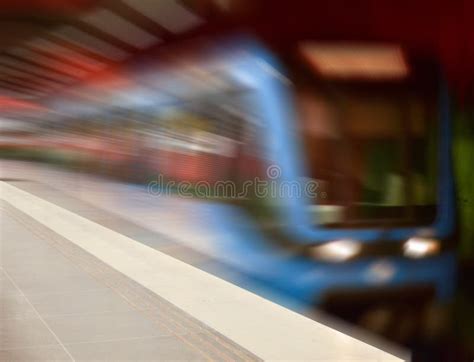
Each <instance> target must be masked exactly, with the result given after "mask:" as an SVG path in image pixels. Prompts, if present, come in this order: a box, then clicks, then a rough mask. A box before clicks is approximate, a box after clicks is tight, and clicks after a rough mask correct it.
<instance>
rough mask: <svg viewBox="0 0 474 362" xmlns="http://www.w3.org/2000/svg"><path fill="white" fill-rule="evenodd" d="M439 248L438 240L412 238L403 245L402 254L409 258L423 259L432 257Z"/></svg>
mask: <svg viewBox="0 0 474 362" xmlns="http://www.w3.org/2000/svg"><path fill="white" fill-rule="evenodd" d="M440 248H441V245H440V242H439V240H436V239H432V238H422V237H412V238H410V239H408V240H407V241H406V242H405V244H403V252H404V254H405V255H406V256H408V257H410V258H424V257H426V256H430V255H434V254H436V253H438V252H439V250H440Z"/></svg>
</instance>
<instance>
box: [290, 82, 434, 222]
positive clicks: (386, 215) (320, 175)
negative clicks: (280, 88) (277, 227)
mask: <svg viewBox="0 0 474 362" xmlns="http://www.w3.org/2000/svg"><path fill="white" fill-rule="evenodd" d="M295 79H296V81H295V83H294V84H295V93H296V104H297V113H298V117H299V126H300V127H299V128H300V131H301V132H300V133H301V135H302V145H303V150H304V157H305V159H306V171H305V172H306V174H305V175H303V176H305V177H309V178H311V179H313V180H316V181H317V182H318V184H319V192H318V195H317V197H315V198H314V199H313V200H311V206H310V209H311V213H312V214H313V215H314V220H315V222H317V223H323V224H325V225H326V226H333V227H345V226H347V227H357V226H360V227H364V226H368V225H371V224H375V223H376V224H378V225H380V224H383V223H387V224H394V223H396V224H418V223H419V224H425V223H430V222H432V221H433V220H434V217H435V214H436V159H437V153H436V138H437V131H436V129H437V116H436V101H435V99H436V97H435V96H434V95H433V94H431V93H432V92H427V93H424V92H422V91H420V90H419V89H415V90H413V89H412V88H411V87H410V86H411V85H412V83H410V84H409V85H407V84H404V83H403V82H402V81H399V82H373V81H372V82H367V81H361V80H359V81H356V80H340V79H338V80H326V79H324V78H322V77H317V76H314V74H313V75H311V76H307V75H306V76H304V77H302V78H300V80H301V81H298V78H297V77H296V78H295ZM415 88H416V87H415Z"/></svg>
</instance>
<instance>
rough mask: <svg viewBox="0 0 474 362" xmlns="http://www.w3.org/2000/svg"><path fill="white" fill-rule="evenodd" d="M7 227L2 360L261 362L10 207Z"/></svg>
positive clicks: (1, 260)
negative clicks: (219, 361)
mask: <svg viewBox="0 0 474 362" xmlns="http://www.w3.org/2000/svg"><path fill="white" fill-rule="evenodd" d="M1 220H2V224H1V248H0V253H1V254H0V283H1V284H0V361H10V360H23V361H32V360H232V361H233V360H242V359H245V360H253V359H256V358H255V357H254V356H253V355H251V354H250V353H248V352H247V351H245V350H244V349H242V348H241V347H239V346H236V345H235V344H234V343H233V342H231V341H229V340H227V339H226V338H225V337H223V336H221V335H219V334H218V333H217V332H214V331H212V330H210V329H208V328H207V327H206V326H204V325H202V324H201V323H200V322H199V321H197V320H194V319H193V318H192V317H191V316H189V315H186V314H185V313H183V312H182V311H180V310H179V309H177V308H176V307H174V306H173V305H171V304H170V303H167V302H166V301H164V300H162V299H161V298H160V297H158V296H156V295H155V294H153V293H151V292H149V291H147V290H146V289H145V288H143V287H141V286H140V285H138V284H137V283H135V282H133V281H132V280H130V279H128V278H127V277H125V276H123V275H122V274H120V273H119V272H117V271H115V270H114V269H112V268H110V267H108V266H107V265H105V264H104V263H102V262H101V261H100V260H98V259H96V258H95V257H93V256H92V255H90V254H88V253H87V252H85V251H83V250H82V249H80V248H78V247H76V246H75V245H73V244H72V243H70V242H69V241H68V240H66V239H63V238H62V237H61V236H59V235H57V234H55V233H54V232H52V231H51V230H49V229H47V228H46V227H44V226H42V225H41V224H39V223H38V222H36V221H35V220H33V219H31V218H30V217H28V216H27V215H25V214H23V213H21V212H20V211H18V210H16V209H15V208H14V207H12V206H11V205H9V204H7V203H5V202H2V204H1Z"/></svg>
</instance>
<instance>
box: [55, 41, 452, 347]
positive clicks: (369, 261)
mask: <svg viewBox="0 0 474 362" xmlns="http://www.w3.org/2000/svg"><path fill="white" fill-rule="evenodd" d="M192 48H193V50H185V51H183V50H181V49H179V50H177V51H170V50H166V52H165V51H162V53H160V54H159V55H158V56H157V57H156V58H158V59H160V61H159V62H156V61H151V60H150V59H149V58H147V59H144V60H139V61H136V62H135V63H134V64H130V65H129V67H128V68H127V69H126V70H124V73H123V74H125V77H126V78H127V80H128V82H127V84H126V86H124V87H122V88H120V87H119V86H117V87H112V88H111V87H108V89H107V92H105V91H99V93H100V94H102V96H101V97H100V98H101V102H100V103H95V104H93V105H91V102H90V101H89V100H86V99H85V98H84V99H82V100H78V99H77V98H74V97H72V96H69V97H64V98H62V99H56V100H55V102H54V104H52V107H56V109H57V110H58V112H62V113H63V114H67V115H68V116H67V117H68V119H67V122H61V123H58V122H56V125H55V127H56V130H58V132H63V133H65V134H67V133H68V132H69V133H70V132H71V129H74V130H75V131H74V132H76V133H75V134H76V136H77V135H78V134H79V135H80V137H82V140H84V138H87V137H89V138H91V137H95V139H100V137H98V136H97V135H98V134H99V133H100V134H101V135H102V136H103V135H106V136H107V137H109V138H113V140H110V142H108V143H105V141H104V144H106V146H104V149H107V152H108V153H105V152H97V148H95V149H96V154H95V155H94V156H93V157H91V158H90V159H89V160H88V162H89V164H91V165H92V164H94V163H95V164H96V166H97V167H96V168H97V169H101V170H102V171H104V170H106V171H104V172H108V173H109V174H111V175H116V176H117V175H120V176H121V177H125V176H128V178H129V180H132V181H137V182H145V183H146V184H147V186H146V187H148V189H149V191H150V192H152V193H162V192H163V190H166V191H169V190H172V192H174V194H175V195H176V197H179V195H181V196H185V197H190V196H193V197H195V198H197V199H198V200H200V202H192V201H190V204H189V207H190V208H193V209H195V212H196V213H200V212H206V213H207V214H211V215H212V220H211V221H209V225H208V226H207V227H209V228H213V229H215V230H219V231H220V232H221V235H223V238H224V239H225V240H221V242H219V243H215V245H213V246H212V248H213V250H214V256H216V255H217V256H218V259H219V260H220V261H222V262H223V263H224V264H226V265H229V266H231V267H232V268H235V269H236V270H238V271H239V272H240V273H243V274H245V275H247V276H248V277H249V278H250V279H251V280H253V281H254V282H255V283H262V284H263V285H265V287H266V288H268V287H270V288H272V289H274V290H275V291H278V293H282V294H283V295H286V296H289V297H290V298H292V299H293V300H295V301H297V302H298V303H300V304H303V305H309V306H319V307H322V308H325V309H326V310H329V311H330V312H333V313H336V314H338V315H341V316H342V317H344V318H346V319H348V320H352V321H354V322H357V323H360V324H362V325H365V326H368V327H369V328H372V329H374V330H377V331H379V332H382V333H384V332H387V333H388V334H390V333H391V334H392V335H391V337H393V338H397V337H398V336H399V335H402V334H403V333H404V332H403V331H401V330H400V329H403V328H405V327H406V323H404V321H406V322H407V323H411V324H412V325H411V326H409V327H407V328H408V329H410V328H411V329H417V328H418V326H420V325H422V324H423V323H424V322H429V321H430V320H431V318H432V317H433V313H435V314H436V313H437V311H439V309H437V308H436V306H439V305H443V304H446V303H448V302H449V301H450V299H451V297H452V295H453V290H454V279H455V257H454V253H453V251H452V249H453V245H454V244H453V239H454V235H455V224H456V222H455V198H454V186H453V175H452V160H451V120H450V115H449V97H448V94H447V90H446V86H445V85H444V83H443V80H442V75H441V73H440V69H439V68H438V67H437V66H436V64H435V63H434V62H431V61H430V60H429V59H427V58H425V57H423V56H420V55H419V54H410V53H409V52H407V51H406V50H405V49H402V48H401V47H400V46H397V45H390V44H343V43H312V42H306V43H304V42H303V43H301V44H298V46H296V47H295V49H294V53H293V54H281V57H280V54H278V52H273V51H272V52H271V51H269V50H268V49H266V48H265V47H264V46H262V45H261V44H258V43H257V42H254V41H249V40H238V41H231V42H224V43H218V46H216V43H211V45H209V44H208V43H206V44H205V45H203V46H202V47H200V46H196V45H193V47H192ZM153 59H155V58H153ZM96 87H97V85H96ZM99 89H100V87H99ZM104 89H105V88H104ZM83 93H88V94H89V95H90V94H91V93H92V92H91V91H89V90H88V89H87V88H85V89H84V90H83ZM59 124H61V125H59ZM78 125H80V127H82V128H81V130H80V132H78V131H77V130H78V127H79V126H78ZM58 127H59V129H58ZM84 127H88V128H87V130H86V131H85V130H84ZM78 137H79V136H78ZM80 137H79V138H78V139H80ZM82 143H83V144H84V142H82ZM114 150H115V152H114ZM118 155H119V156H120V157H119V156H118ZM84 159H85V158H84V157H82V159H81V160H82V161H81V162H84ZM91 168H93V167H92V166H91ZM158 175H159V179H157V176H158ZM157 202H159V199H157ZM157 222H159V221H157ZM209 243H214V241H212V240H209ZM404 318H405V319H404ZM413 321H417V322H416V323H414V322H413ZM397 333H398V334H397Z"/></svg>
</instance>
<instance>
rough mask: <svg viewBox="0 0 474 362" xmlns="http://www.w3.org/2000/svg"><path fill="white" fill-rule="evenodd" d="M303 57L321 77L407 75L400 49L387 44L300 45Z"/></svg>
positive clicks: (386, 77) (382, 77)
mask: <svg viewBox="0 0 474 362" xmlns="http://www.w3.org/2000/svg"><path fill="white" fill-rule="evenodd" d="M300 51H301V54H302V55H303V57H304V58H305V59H306V60H307V61H308V62H309V63H310V64H311V65H312V66H313V67H314V68H315V69H316V71H317V72H318V73H320V74H321V75H322V76H324V77H328V78H339V79H348V78H360V79H372V80H386V79H401V78H405V77H406V76H407V75H408V73H409V70H408V65H407V63H406V62H405V58H404V55H403V51H402V49H401V48H400V47H399V46H397V45H389V44H378V45H377V44H351V43H348V44H340V43H336V44H326V43H315V42H305V43H302V44H300Z"/></svg>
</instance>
